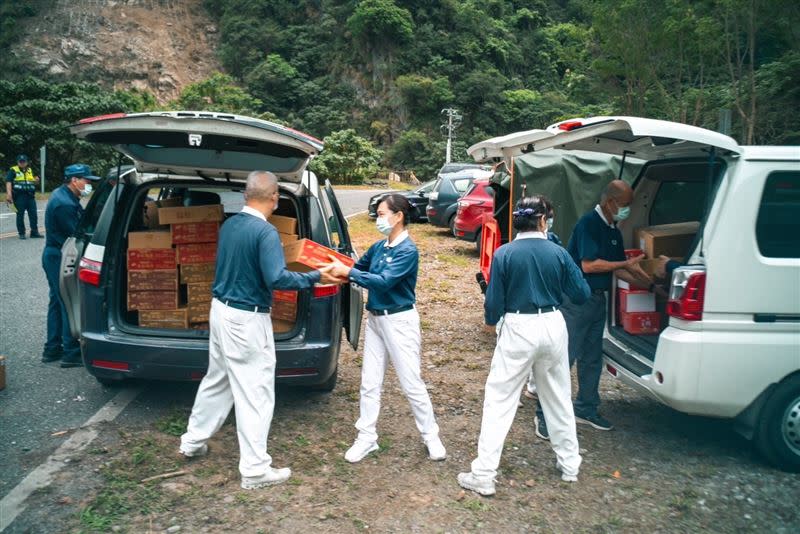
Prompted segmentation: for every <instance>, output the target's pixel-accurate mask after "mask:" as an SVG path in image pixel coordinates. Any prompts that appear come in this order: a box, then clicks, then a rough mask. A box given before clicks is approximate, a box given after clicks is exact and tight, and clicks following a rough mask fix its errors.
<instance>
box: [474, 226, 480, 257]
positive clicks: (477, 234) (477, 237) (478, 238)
mask: <svg viewBox="0 0 800 534" xmlns="http://www.w3.org/2000/svg"><path fill="white" fill-rule="evenodd" d="M475 248H476V249H477V251H478V256H480V255H481V230H480V228H479V229H478V231H477V232H476V233H475Z"/></svg>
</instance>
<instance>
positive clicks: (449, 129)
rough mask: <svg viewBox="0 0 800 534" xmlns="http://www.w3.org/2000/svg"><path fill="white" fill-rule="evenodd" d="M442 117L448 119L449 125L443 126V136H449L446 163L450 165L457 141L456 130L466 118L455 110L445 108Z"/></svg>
mask: <svg viewBox="0 0 800 534" xmlns="http://www.w3.org/2000/svg"><path fill="white" fill-rule="evenodd" d="M442 115H445V116H446V117H447V123H446V124H442V126H441V130H442V134H443V135H446V136H447V152H446V154H445V163H450V159H451V156H452V151H453V139H455V137H456V135H455V133H456V128H458V127H459V126H461V120H462V119H463V118H464V117H463V116H462V115H460V114H459V113H458V110H457V109H455V108H445V109H443V110H442Z"/></svg>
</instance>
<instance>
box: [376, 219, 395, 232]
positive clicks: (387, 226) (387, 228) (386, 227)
mask: <svg viewBox="0 0 800 534" xmlns="http://www.w3.org/2000/svg"><path fill="white" fill-rule="evenodd" d="M375 226H376V227H377V228H378V231H379V232H380V233H382V234H383V235H389V234H391V233H392V228H394V227H393V226H392V225H391V223H389V220H388V219H387V218H386V217H378V219H377V220H376V221H375Z"/></svg>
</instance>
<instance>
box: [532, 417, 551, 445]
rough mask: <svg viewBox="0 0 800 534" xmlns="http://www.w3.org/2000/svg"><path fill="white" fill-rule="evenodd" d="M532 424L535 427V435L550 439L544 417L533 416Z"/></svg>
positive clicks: (546, 439)
mask: <svg viewBox="0 0 800 534" xmlns="http://www.w3.org/2000/svg"><path fill="white" fill-rule="evenodd" d="M533 424H534V426H535V427H536V437H538V438H541V439H543V440H545V441H550V432H548V431H547V421H545V420H544V417H542V418H541V419H539V418H538V417H534V418H533Z"/></svg>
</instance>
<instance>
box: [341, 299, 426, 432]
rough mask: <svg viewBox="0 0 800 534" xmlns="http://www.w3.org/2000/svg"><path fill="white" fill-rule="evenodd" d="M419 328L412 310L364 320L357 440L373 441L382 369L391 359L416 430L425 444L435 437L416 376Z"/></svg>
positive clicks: (417, 375) (381, 383) (384, 369)
mask: <svg viewBox="0 0 800 534" xmlns="http://www.w3.org/2000/svg"><path fill="white" fill-rule="evenodd" d="M419 349H420V328H419V314H418V313H417V310H416V308H415V309H412V310H408V311H404V312H400V313H395V314H392V315H372V314H369V317H368V318H367V331H366V334H365V338H364V357H363V363H362V366H361V404H360V410H361V414H360V417H359V418H358V421H356V429H358V439H360V440H363V441H367V442H370V443H372V442H375V441H377V440H378V433H377V430H376V427H377V424H378V414H379V413H380V410H381V392H382V390H383V377H384V375H385V374H386V367H387V365H388V364H389V361H390V360H391V362H392V366H393V367H394V370H395V372H396V373H397V378H398V380H399V381H400V387H401V388H402V389H403V393H405V395H406V398H407V399H408V402H409V404H411V410H412V412H413V413H414V420H415V421H416V423H417V429H418V430H419V432H420V434H422V440H423V441H425V442H426V443H427V442H428V441H429V440H431V439H433V438H435V437H437V436H438V435H439V426H438V425H437V424H436V418H435V417H434V415H433V406H432V405H431V399H430V396H429V395H428V390H427V389H426V388H425V383H424V382H423V381H422V377H421V376H420V358H419Z"/></svg>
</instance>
